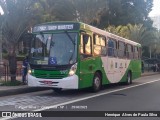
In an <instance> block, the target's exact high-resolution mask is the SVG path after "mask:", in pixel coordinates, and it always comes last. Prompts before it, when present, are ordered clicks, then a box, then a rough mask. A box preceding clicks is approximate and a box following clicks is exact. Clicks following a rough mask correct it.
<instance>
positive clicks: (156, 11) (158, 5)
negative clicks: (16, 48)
mask: <svg viewBox="0 0 160 120" xmlns="http://www.w3.org/2000/svg"><path fill="white" fill-rule="evenodd" d="M0 13H1V14H3V10H2V8H1V7H0ZM158 15H160V0H153V8H152V11H151V12H150V13H149V16H150V17H153V16H158Z"/></svg>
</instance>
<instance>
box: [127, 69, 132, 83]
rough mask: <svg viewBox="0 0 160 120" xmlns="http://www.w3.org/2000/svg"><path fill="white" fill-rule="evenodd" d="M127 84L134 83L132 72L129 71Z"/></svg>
mask: <svg viewBox="0 0 160 120" xmlns="http://www.w3.org/2000/svg"><path fill="white" fill-rule="evenodd" d="M126 84H127V85H129V84H132V77H131V72H128V74H127V81H126Z"/></svg>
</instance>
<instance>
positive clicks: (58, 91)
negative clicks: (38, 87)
mask: <svg viewBox="0 0 160 120" xmlns="http://www.w3.org/2000/svg"><path fill="white" fill-rule="evenodd" d="M53 90H54V92H56V93H61V92H62V88H53Z"/></svg>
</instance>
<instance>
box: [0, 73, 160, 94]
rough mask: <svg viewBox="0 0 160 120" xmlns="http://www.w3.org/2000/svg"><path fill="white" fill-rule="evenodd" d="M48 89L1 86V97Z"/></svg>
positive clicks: (25, 86) (145, 74) (144, 74)
mask: <svg viewBox="0 0 160 120" xmlns="http://www.w3.org/2000/svg"><path fill="white" fill-rule="evenodd" d="M155 74H160V73H159V72H145V73H143V74H142V75H141V77H144V76H150V75H155ZM48 89H49V88H40V87H28V86H27V85H22V86H0V97H2V96H9V95H16V94H22V93H30V92H36V91H43V90H48Z"/></svg>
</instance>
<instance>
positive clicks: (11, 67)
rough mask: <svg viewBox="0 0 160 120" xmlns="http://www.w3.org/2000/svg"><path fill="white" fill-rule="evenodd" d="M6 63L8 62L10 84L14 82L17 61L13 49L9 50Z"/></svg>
mask: <svg viewBox="0 0 160 120" xmlns="http://www.w3.org/2000/svg"><path fill="white" fill-rule="evenodd" d="M8 62H9V71H10V77H11V82H15V81H16V70H17V60H16V54H15V48H11V49H10V51H9V55H8Z"/></svg>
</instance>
